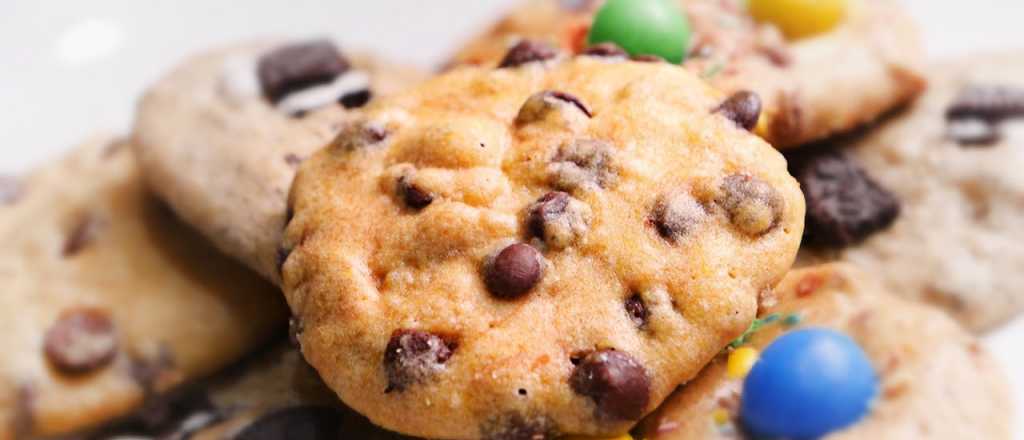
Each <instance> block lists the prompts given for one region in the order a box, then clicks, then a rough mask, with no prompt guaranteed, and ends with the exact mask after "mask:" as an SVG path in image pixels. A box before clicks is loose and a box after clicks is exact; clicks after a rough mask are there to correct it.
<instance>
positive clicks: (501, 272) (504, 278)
mask: <svg viewBox="0 0 1024 440" xmlns="http://www.w3.org/2000/svg"><path fill="white" fill-rule="evenodd" d="M541 258H542V257H541V255H540V252H537V250H536V249H534V248H533V246H530V245H528V244H523V243H516V244H513V245H509V246H508V247H506V248H505V249H502V250H501V252H498V255H496V256H495V257H494V258H493V259H491V260H490V261H488V262H487V264H486V265H485V268H484V282H485V283H486V284H487V290H489V291H490V292H491V294H492V295H494V296H496V297H498V298H501V299H516V298H519V297H520V296H523V295H524V294H526V293H527V292H529V291H530V289H533V287H534V286H536V285H537V283H538V282H540V280H541V278H542V277H543V276H544V270H543V267H542V266H541Z"/></svg>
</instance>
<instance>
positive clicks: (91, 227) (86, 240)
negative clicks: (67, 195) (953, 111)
mask: <svg viewBox="0 0 1024 440" xmlns="http://www.w3.org/2000/svg"><path fill="white" fill-rule="evenodd" d="M104 226H105V224H104V222H103V221H102V220H100V219H98V218H96V217H94V216H92V215H83V216H81V217H79V218H78V221H77V223H75V226H74V227H73V228H72V229H71V232H70V233H69V234H68V236H67V239H65V240H64V247H63V248H62V249H61V255H62V256H64V257H65V258H68V257H73V256H75V255H77V254H78V253H79V252H81V251H82V250H83V249H85V248H86V246H88V245H89V244H90V243H92V242H93V241H94V240H95V239H96V236H97V235H99V232H100V230H101V229H103V227H104Z"/></svg>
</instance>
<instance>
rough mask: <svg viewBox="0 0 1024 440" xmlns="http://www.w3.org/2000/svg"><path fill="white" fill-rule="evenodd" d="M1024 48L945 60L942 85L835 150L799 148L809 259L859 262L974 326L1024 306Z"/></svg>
mask: <svg viewBox="0 0 1024 440" xmlns="http://www.w3.org/2000/svg"><path fill="white" fill-rule="evenodd" d="M1018 59H1019V56H1018V54H1016V53H1005V54H992V55H986V56H974V57H970V58H964V59H961V60H952V61H948V62H944V63H941V64H938V65H936V66H935V67H934V68H933V69H932V71H933V72H935V76H934V77H933V78H932V79H931V83H932V84H933V86H932V87H931V88H930V89H929V91H928V92H927V93H926V94H925V95H924V96H922V97H921V99H919V100H918V102H917V103H916V104H915V105H914V106H913V107H911V108H909V109H908V110H907V111H906V112H904V113H902V114H900V115H897V116H896V117H894V118H891V119H890V120H887V121H885V123H884V124H882V125H881V126H880V127H878V128H877V129H875V130H872V131H870V132H868V133H866V134H865V135H863V136H860V137H856V138H853V139H850V140H849V141H846V142H843V143H841V144H839V145H837V146H836V149H837V151H831V152H822V153H820V154H813V155H811V156H810V157H805V158H798V160H797V161H795V162H800V163H802V164H798V165H797V167H796V168H797V169H796V170H794V175H796V176H797V178H798V179H800V180H801V183H802V185H803V188H804V191H805V193H806V195H807V198H808V219H807V232H808V234H809V235H808V239H809V240H808V243H809V244H811V245H812V246H808V249H807V250H806V251H805V252H804V257H805V258H804V259H805V260H807V261H810V262H813V261H821V260H829V259H841V260H846V261H851V262H853V263H856V264H857V265H858V266H860V267H863V268H864V269H865V270H867V271H869V272H871V273H876V274H878V275H880V277H881V278H882V280H883V281H884V282H885V283H886V285H887V288H888V289H889V290H890V291H891V292H894V293H896V294H899V295H902V296H906V297H909V298H914V299H920V300H924V301H928V302H932V303H935V304H937V305H939V306H941V307H943V308H944V309H946V310H947V311H948V312H950V313H951V314H952V315H953V316H954V317H956V318H957V319H958V320H959V321H961V322H963V323H964V324H965V325H966V326H967V327H969V328H970V329H972V330H975V331H984V330H988V329H991V328H993V327H996V326H998V325H999V324H1001V323H1003V322H1005V321H1007V320H1009V319H1010V318H1012V317H1014V316H1016V315H1017V314H1019V313H1020V312H1021V310H1024V293H1022V292H1021V291H1020V289H1019V286H1021V285H1022V284H1024V279H1022V278H1021V272H1020V270H1019V268H1020V267H1022V265H1024V242H1022V241H1021V240H1020V237H1024V223H1022V222H1021V221H1020V213H1021V212H1022V210H1024V179H1022V178H1021V174H1020V172H1019V170H1020V169H1021V168H1022V167H1024V151H1022V149H1021V145H1022V144H1024V117H1022V116H1024V112H1022V111H1021V110H1022V109H1024V81H1022V80H1021V79H1020V78H1021V74H1022V73H1024V64H1022V63H1021V62H1019V61H1017V60H1018ZM972 127H973V128H972ZM979 132H980V133H982V137H986V138H990V139H987V140H985V139H979V134H978V133H979ZM985 133H989V134H985ZM828 182H831V184H829V183H828ZM830 185H831V186H833V187H834V188H833V189H829V188H827V187H828V186H830ZM858 188H859V189H858Z"/></svg>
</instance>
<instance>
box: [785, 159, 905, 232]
mask: <svg viewBox="0 0 1024 440" xmlns="http://www.w3.org/2000/svg"><path fill="white" fill-rule="evenodd" d="M794 168H795V172H794V173H793V174H794V175H795V176H796V178H797V180H798V181H799V182H800V186H801V187H802V188H803V190H804V197H806V198H807V221H806V235H807V238H808V241H809V242H810V243H812V244H817V245H820V246H828V247H845V246H850V245H852V244H856V243H859V242H861V241H863V240H864V239H866V238H867V237H869V236H871V235H872V234H874V233H876V232H878V231H881V230H883V229H885V228H887V227H889V225H891V224H892V223H893V222H894V221H895V220H896V218H897V217H898V216H899V212H900V205H899V200H897V199H896V196H894V195H893V194H892V193H890V192H889V191H888V190H886V189H885V188H883V187H882V186H881V185H879V184H878V183H876V182H875V181H874V179H872V178H871V177H870V176H869V175H868V174H867V172H865V171H864V169H863V168H861V167H860V166H859V165H857V164H856V163H854V162H853V161H852V160H851V159H850V158H849V157H847V156H846V155H844V154H842V153H838V152H835V151H825V152H818V153H816V154H814V155H811V156H808V157H803V158H799V159H798V160H796V161H794Z"/></svg>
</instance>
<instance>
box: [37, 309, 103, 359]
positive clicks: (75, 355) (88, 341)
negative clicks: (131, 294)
mask: <svg viewBox="0 0 1024 440" xmlns="http://www.w3.org/2000/svg"><path fill="white" fill-rule="evenodd" d="M43 351H44V352H45V354H46V358H47V359H48V360H49V361H50V364H52V365H53V366H54V367H56V368H57V369H58V370H60V371H61V372H62V373H65V374H83V373H88V372H90V371H94V370H96V369H98V368H100V367H103V366H105V365H107V364H108V363H110V361H111V360H113V359H114V354H116V353H117V335H116V334H115V332H114V323H113V322H112V321H111V320H110V316H109V315H108V314H107V313H106V312H104V311H101V310H98V309H91V308H79V309H73V310H68V311H66V312H64V313H62V314H61V316H60V318H58V319H57V322H56V323H54V324H53V325H52V326H51V327H50V329H49V330H47V331H46V336H45V339H44V341H43Z"/></svg>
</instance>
